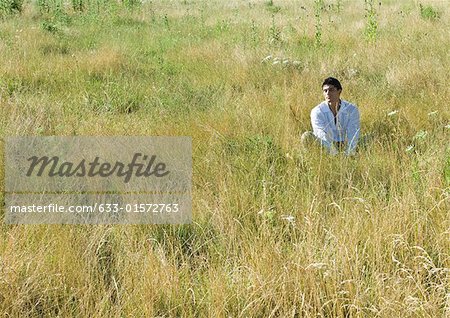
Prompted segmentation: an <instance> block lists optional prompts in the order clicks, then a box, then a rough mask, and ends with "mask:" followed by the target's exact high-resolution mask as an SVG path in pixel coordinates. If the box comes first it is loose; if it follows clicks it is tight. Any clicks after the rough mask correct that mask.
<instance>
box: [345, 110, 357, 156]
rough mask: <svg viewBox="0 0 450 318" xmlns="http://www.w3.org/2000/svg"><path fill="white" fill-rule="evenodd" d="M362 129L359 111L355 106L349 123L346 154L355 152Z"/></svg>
mask: <svg viewBox="0 0 450 318" xmlns="http://www.w3.org/2000/svg"><path fill="white" fill-rule="evenodd" d="M360 130H361V129H360V123H359V111H358V109H357V108H356V107H355V108H354V109H353V111H352V112H351V113H350V116H349V121H348V125H347V149H346V150H345V154H346V155H352V154H354V153H355V150H356V146H357V144H358V139H359V133H360Z"/></svg>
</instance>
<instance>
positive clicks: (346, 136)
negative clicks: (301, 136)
mask: <svg viewBox="0 0 450 318" xmlns="http://www.w3.org/2000/svg"><path fill="white" fill-rule="evenodd" d="M311 125H312V128H313V133H314V135H315V136H316V137H317V138H318V139H319V141H320V143H321V144H322V145H323V146H324V147H325V148H327V149H328V151H329V152H330V153H331V154H337V152H338V151H337V150H336V147H335V146H334V142H347V148H346V150H345V153H346V154H347V155H350V154H353V152H354V151H355V148H356V145H357V144H358V138H359V132H360V127H359V111H358V108H357V107H356V106H355V105H353V104H351V103H349V102H347V101H345V100H341V106H340V108H339V111H338V112H337V115H336V123H335V121H334V115H333V112H332V111H331V109H330V107H329V106H328V104H327V102H325V101H323V102H322V103H320V104H319V105H317V106H316V107H314V108H313V110H312V111H311Z"/></svg>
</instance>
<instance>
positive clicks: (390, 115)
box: [387, 110, 398, 117]
mask: <svg viewBox="0 0 450 318" xmlns="http://www.w3.org/2000/svg"><path fill="white" fill-rule="evenodd" d="M397 114H398V110H393V111H391V112H389V113H388V114H387V115H388V116H389V117H392V116H395V115H397Z"/></svg>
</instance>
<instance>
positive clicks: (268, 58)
mask: <svg viewBox="0 0 450 318" xmlns="http://www.w3.org/2000/svg"><path fill="white" fill-rule="evenodd" d="M271 59H272V55H267V56H266V57H265V58H263V59H262V61H261V63H266V62H268V61H270V60H271Z"/></svg>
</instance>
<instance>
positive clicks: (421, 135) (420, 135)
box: [414, 130, 428, 140]
mask: <svg viewBox="0 0 450 318" xmlns="http://www.w3.org/2000/svg"><path fill="white" fill-rule="evenodd" d="M427 135H428V132H427V131H426V130H420V131H418V132H417V134H416V135H415V136H414V139H422V140H423V139H425V137H426V136H427Z"/></svg>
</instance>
